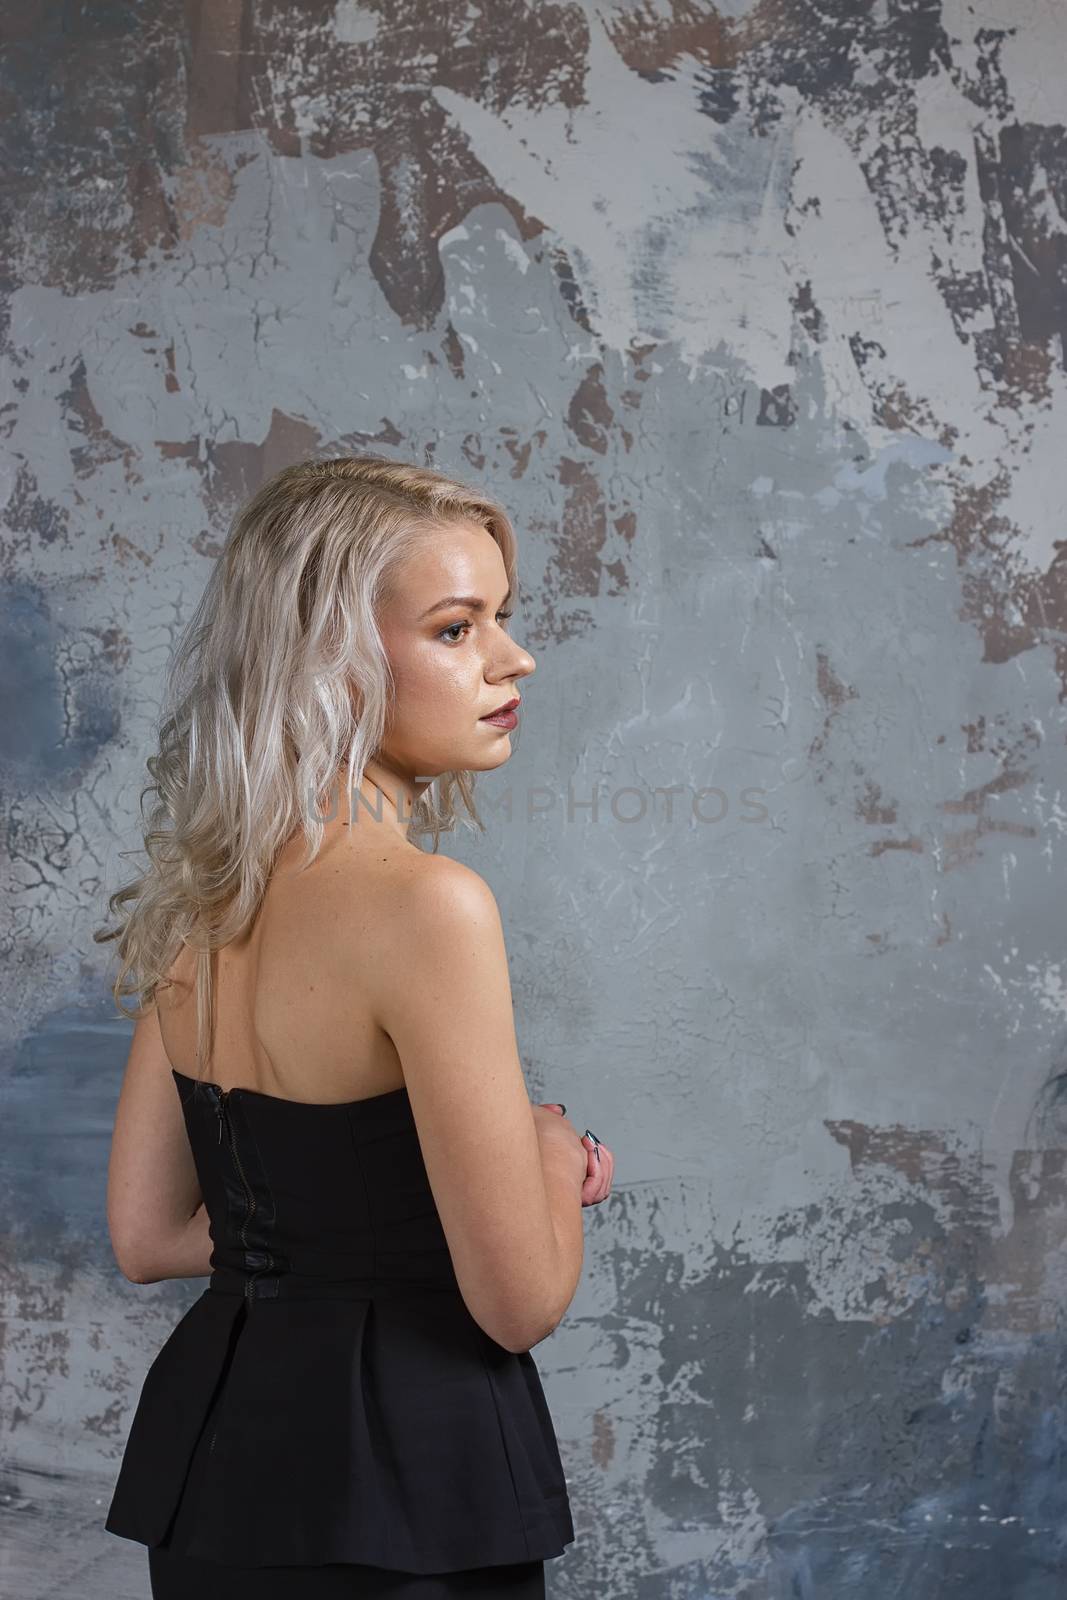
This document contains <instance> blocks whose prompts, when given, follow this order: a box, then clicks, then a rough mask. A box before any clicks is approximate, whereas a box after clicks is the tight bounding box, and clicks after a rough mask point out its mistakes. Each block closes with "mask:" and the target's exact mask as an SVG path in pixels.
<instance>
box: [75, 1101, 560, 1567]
mask: <svg viewBox="0 0 1067 1600" xmlns="http://www.w3.org/2000/svg"><path fill="white" fill-rule="evenodd" d="M174 1080H175V1083H176V1085H177V1089H178V1093H179V1095H180V1097H181V1102H182V1108H183V1112H184V1115H185V1123H186V1128H187V1130H188V1134H189V1141H190V1145H191V1147H192V1151H193V1156H194V1159H195V1162H196V1168H197V1172H198V1174H199V1178H200V1186H201V1192H202V1194H203V1197H204V1203H205V1205H206V1207H207V1211H208V1215H209V1217H210V1219H211V1237H212V1240H213V1242H214V1250H213V1253H212V1256H211V1267H212V1274H211V1277H210V1279H209V1281H208V1286H207V1288H206V1289H205V1290H204V1292H203V1294H202V1295H201V1296H200V1297H199V1299H197V1300H195V1301H194V1302H193V1304H192V1306H191V1307H190V1308H189V1310H188V1311H187V1312H186V1314H185V1315H184V1317H183V1318H182V1319H181V1321H180V1322H179V1323H178V1325H177V1326H176V1327H175V1329H174V1330H173V1332H172V1333H171V1334H170V1336H169V1338H168V1339H167V1341H166V1343H165V1344H164V1345H163V1347H162V1349H161V1350H160V1352H159V1354H158V1355H157V1357H156V1359H155V1361H154V1362H153V1363H152V1366H151V1367H150V1368H149V1370H148V1373H147V1376H146V1377H145V1380H144V1385H143V1388H142V1390H141V1395H140V1399H139V1402H138V1405H137V1409H136V1412H135V1414H134V1418H133V1422H132V1424H131V1427H130V1433H129V1437H128V1440H127V1443H126V1449H125V1453H124V1456H123V1460H122V1464H121V1467H120V1470H119V1475H118V1479H117V1482H116V1486H115V1490H114V1494H113V1497H112V1500H111V1505H110V1508H109V1511H108V1514H107V1518H106V1521H105V1524H104V1526H105V1528H106V1530H107V1531H108V1532H109V1533H115V1534H119V1535H121V1536H122V1537H123V1538H126V1539H134V1540H137V1541H139V1542H140V1543H142V1544H145V1545H148V1546H150V1547H152V1546H159V1545H165V1546H166V1547H167V1549H168V1550H172V1551H174V1552H177V1553H182V1554H184V1555H186V1556H188V1557H191V1558H196V1559H200V1560H206V1561H210V1562H220V1563H223V1564H229V1565H233V1566H250V1567H265V1566H283V1565H284V1566H297V1565H313V1566H319V1565H323V1564H327V1563H331V1564H332V1563H338V1562H354V1563H362V1564H369V1565H373V1566H376V1567H383V1568H388V1569H391V1570H393V1571H397V1572H406V1573H448V1572H457V1573H458V1572H460V1571H464V1570H468V1569H472V1568H481V1567H489V1566H500V1567H504V1566H506V1565H509V1564H514V1563H524V1562H531V1561H539V1560H543V1559H545V1558H549V1557H553V1556H558V1555H561V1554H562V1553H563V1551H564V1549H565V1547H566V1546H567V1545H568V1544H570V1543H572V1542H573V1540H574V1527H573V1524H572V1521H571V1509H570V1504H569V1500H568V1495H567V1482H566V1478H565V1476H564V1473H563V1468H562V1464H561V1461H560V1456H559V1450H558V1446H557V1441H556V1437H555V1432H554V1430H553V1426H552V1420H551V1417H550V1415H549V1411H548V1406H547V1404H546V1401H545V1396H544V1391H543V1389H542V1387H541V1381H540V1377H539V1375H538V1372H537V1368H536V1366H535V1364H534V1360H533V1357H532V1355H531V1354H530V1352H529V1351H524V1352H522V1353H521V1354H518V1355H516V1354H513V1353H512V1352H510V1351H508V1350H505V1349H504V1348H503V1346H501V1345H499V1344H497V1343H496V1341H495V1340H493V1339H491V1338H490V1337H489V1336H488V1335H487V1334H486V1333H485V1332H483V1330H482V1329H481V1328H480V1327H479V1326H478V1324H477V1323H476V1322H475V1321H474V1318H473V1317H472V1316H471V1314H470V1312H469V1311H468V1310H467V1308H466V1306H465V1305H464V1302H463V1299H462V1297H461V1295H460V1292H459V1287H458V1284H457V1282H456V1276H455V1272H454V1270H453V1267H452V1261H451V1257H450V1255H449V1252H448V1246H447V1243H446V1240H445V1236H444V1230H443V1228H442V1227H441V1221H440V1218H439V1216H438V1213H437V1208H436V1205H435V1203H434V1199H433V1193H432V1191H431V1189H430V1184H429V1180H428V1178H427V1175H426V1168H425V1165H424V1163H423V1160H422V1151H421V1148H420V1145H419V1139H418V1133H417V1129H416V1125H415V1120H414V1117H413V1115H412V1111H411V1105H410V1102H409V1100H408V1095H407V1090H406V1089H396V1090H392V1091H390V1092H389V1093H386V1094H379V1095H374V1096H372V1097H371V1098H369V1099H364V1100H357V1101H348V1102H344V1103H341V1104H336V1105H325V1104H310V1105H308V1104H302V1103H300V1102H298V1101H293V1100H285V1099H281V1098H279V1097H277V1096H274V1095H268V1094H263V1093H261V1092H260V1091H258V1090H254V1089H241V1088H234V1089H230V1090H221V1089H219V1087H218V1086H217V1085H215V1084H202V1083H198V1082H197V1081H196V1080H194V1079H192V1078H189V1077H187V1076H185V1075H184V1074H183V1073H180V1072H174Z"/></svg>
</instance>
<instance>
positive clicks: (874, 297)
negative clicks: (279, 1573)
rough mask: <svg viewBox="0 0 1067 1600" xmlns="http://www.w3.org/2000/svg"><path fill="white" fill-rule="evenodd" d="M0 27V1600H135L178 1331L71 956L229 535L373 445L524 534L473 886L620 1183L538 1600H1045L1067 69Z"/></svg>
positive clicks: (982, 40) (566, 16)
mask: <svg viewBox="0 0 1067 1600" xmlns="http://www.w3.org/2000/svg"><path fill="white" fill-rule="evenodd" d="M3 10H4V12H5V13H6V16H5V28H4V33H5V37H6V40H7V43H6V45H5V47H4V58H3V68H2V70H3V73H4V88H5V107H6V110H7V117H8V122H9V124H10V125H15V126H16V127H17V132H18V143H17V145H16V146H15V147H14V148H15V154H14V166H13V169H12V170H9V173H8V177H7V181H6V184H5V189H4V206H5V212H6V215H5V222H6V227H5V230H4V244H3V259H2V266H0V271H2V277H3V282H2V289H3V325H2V329H0V334H2V362H3V376H4V385H3V394H2V396H0V406H2V411H0V417H2V420H3V437H4V450H3V456H2V473H3V483H2V486H0V496H2V501H3V505H4V514H3V524H2V529H0V564H2V566H0V581H2V583H3V602H2V606H0V617H2V625H3V630H4V663H5V672H4V685H3V691H2V692H3V716H2V719H0V788H2V791H3V799H4V808H3V809H4V817H5V821H6V850H5V852H4V855H3V862H2V877H0V885H2V903H0V941H2V951H3V962H2V967H0V1027H2V1029H3V1035H2V1038H0V1068H2V1072H0V1093H2V1100H3V1113H4V1124H5V1131H6V1133H7V1140H6V1145H7V1151H6V1154H7V1157H8V1159H7V1162H6V1168H5V1174H4V1200H5V1206H4V1214H5V1216H6V1218H7V1237H6V1240H5V1244H6V1250H5V1304H4V1328H3V1335H4V1345H3V1374H2V1376H3V1385H4V1404H3V1408H2V1422H3V1430H4V1453H5V1462H6V1470H5V1476H4V1484H5V1496H6V1499H5V1505H6V1509H7V1510H8V1513H9V1515H8V1519H7V1520H8V1541H9V1543H8V1550H9V1554H8V1556H7V1557H6V1558H5V1560H6V1564H7V1568H8V1572H9V1575H10V1577H9V1581H8V1585H7V1592H10V1593H11V1594H13V1595H14V1594H17V1595H18V1596H19V1597H20V1600H32V1597H38V1596H39V1597H43V1596H49V1597H50V1596H57V1597H58V1596H77V1597H78V1600H83V1597H84V1600H95V1597H98V1596H99V1597H101V1600H102V1597H105V1596H106V1597H109V1600H110V1597H113V1596H116V1595H122V1596H126V1595H128V1596H137V1595H143V1594H145V1593H147V1578H146V1574H145V1571H144V1563H143V1551H141V1549H140V1547H128V1546H126V1545H125V1544H121V1543H120V1541H117V1540H114V1539H112V1538H111V1537H110V1536H108V1535H106V1534H104V1533H103V1532H102V1519H103V1514H104V1507H105V1506H106V1503H107V1500H108V1498H109V1496H110V1491H111V1487H112V1484H113V1479H114V1474H115V1471H116V1470H117V1462H118V1458H119V1454H120V1451H121V1448H122V1445H123V1442H124V1439H125V1436H126V1431H127V1428H128V1424H129V1420H130V1415H131V1407H132V1404H133V1402H134V1400H135V1399H136V1394H137V1392H138V1389H139V1386H140V1382H141V1379H142V1377H143V1375H144V1371H145V1369H146V1368H147V1366H148V1363H149V1362H150V1360H151V1359H152V1357H153V1355H154V1354H155V1351H156V1350H157V1349H158V1347H159V1345H160V1343H161V1342H162V1340H163V1338H164V1337H165V1336H166V1333H167V1331H168V1330H169V1328H170V1327H171V1326H173V1323H174V1321H175V1320H176V1319H177V1317H178V1315H180V1313H181V1311H182V1310H183V1309H184V1307H185V1305H187V1304H188V1303H189V1301H190V1300H191V1299H192V1298H193V1297H194V1296H195V1295H196V1294H197V1293H198V1292H199V1291H200V1288H201V1287H202V1285H201V1284H196V1283H185V1284H180V1283H177V1284H167V1285H161V1286H158V1287H156V1288H151V1289H134V1288H132V1287H131V1286H129V1285H126V1284H124V1282H123V1281H122V1280H121V1278H119V1277H118V1274H117V1272H116V1270H115V1267H114V1263H113V1261H112V1258H111V1252H110V1247H109V1244H108V1241H107V1233H106V1221H105V1217H104V1183H105V1169H106V1158H107V1145H108V1137H109V1133H110V1127H111V1118H112V1114H113V1110H114V1100H115V1095H116V1093H117V1088H118V1081H119V1075H120V1072H121V1066H122V1062H123V1060H124V1057H125V1048H126V1039H127V1037H128V1033H127V1030H126V1029H125V1028H124V1027H121V1026H119V1025H117V1024H115V1023H114V1022H113V1021H112V1020H111V1011H110V1007H109V1003H108V1000H107V996H106V986H105V983H104V974H105V970H106V967H105V963H106V961H107V952H106V951H102V950H101V949H100V948H99V947H97V946H95V945H94V944H93V943H92V939H91V933H92V929H93V928H94V927H96V926H98V925H99V922H100V920H101V917H102V907H103V901H104V896H105V894H106V892H107V891H108V890H110V889H112V888H113V887H114V886H115V885H116V883H117V882H118V881H120V880H121V879H122V878H123V877H124V876H125V875H126V863H125V861H124V860H123V858H121V857H120V855H119V852H120V851H122V850H130V849H132V848H134V847H135V846H136V843H137V834H136V819H137V801H138V793H139V790H140V787H141V784H142V782H143V779H144V764H143V763H144V758H145V755H146V754H147V753H148V751H149V749H150V748H151V735H152V725H153V718H154V716H155V714H156V711H157V709H158V701H159V693H160V688H161V681H162V678H161V675H162V672H163V670H164V666H165V663H166V659H167V652H168V650H169V649H170V647H171V645H172V644H173V642H174V638H175V634H176V630H177V629H178V628H179V626H180V625H181V623H182V622H183V621H184V620H185V618H186V617H187V616H188V615H189V613H190V611H191V609H192V606H193V604H194V603H195V600H196V598H197V597H198V595H199V593H200V590H201V588H202V586H203V583H204V581H205V579H206V576H207V573H208V571H209V569H210V565H211V563H212V561H213V559H214V558H215V556H216V554H217V552H218V550H219V548H220V541H221V539H222V538H223V537H224V534H225V529H226V525H227V520H228V518H229V516H230V514H231V513H232V511H233V509H234V508H235V507H236V505H237V504H238V503H239V502H240V501H241V500H242V499H243V498H244V497H245V496H246V495H247V494H248V493H249V492H251V491H252V490H253V489H254V488H255V487H256V486H257V485H258V484H259V483H260V482H261V481H262V480H263V478H264V477H265V476H267V475H269V474H270V473H272V472H274V471H275V470H276V469H277V468H279V467H281V466H283V465H285V464H287V463H288V462H290V461H292V460H295V459H297V458H299V457H302V456H305V455H308V454H310V453H312V452H318V451H326V450H329V451H342V450H359V449H363V448H367V447H370V448H373V449H384V450H385V451H387V452H388V453H394V454H396V455H402V456H408V457H411V458H414V459H419V460H422V459H425V460H428V461H430V462H432V463H438V464H440V465H442V466H444V467H446V468H449V469H453V470H457V471H459V472H461V473H464V474H466V475H468V476H470V477H473V478H476V479H478V480H479V481H485V482H486V483H487V484H489V485H490V486H491V487H493V488H494V489H495V490H496V491H497V492H498V493H499V494H500V495H501V496H502V497H503V498H504V499H505V500H506V502H507V504H508V505H509V507H510V508H511V510H512V512H513V514H514V517H515V520H516V523H517V526H518V529H519V533H520V538H521V542H522V576H523V582H524V586H525V595H524V601H523V607H522V610H521V611H520V615H519V617H518V618H517V619H516V623H517V625H518V624H521V627H519V633H520V636H521V637H522V638H523V639H524V640H525V642H526V643H527V644H528V645H529V647H530V648H531V649H532V650H533V651H534V653H535V655H536V656H537V657H538V674H537V677H536V680H535V681H534V682H533V683H532V687H531V689H530V693H529V696H528V712H527V722H526V724H525V726H524V730H523V740H522V744H521V746H520V744H519V743H518V742H516V754H515V756H514V758H513V760H512V762H511V763H510V764H509V766H508V767H507V768H506V769H504V772H503V773H499V774H494V775H492V777H491V778H488V779H486V780H484V781H483V784H482V787H481V793H482V794H483V795H484V796H485V811H486V814H487V816H488V818H489V820H490V836H489V837H488V838H487V839H484V840H480V841H473V842H472V841H469V840H467V839H466V837H461V838H459V839H457V840H455V841H453V842H452V843H451V845H450V848H453V849H454V850H455V851H456V852H457V853H461V854H463V855H465V856H466V857H467V859H469V860H470V861H471V863H472V864H474V865H476V866H477V867H478V868H479V870H481V871H483V872H484V873H485V874H486V875H487V876H488V877H489V879H490V881H491V882H492V883H493V884H494V887H495V888H496V890H497V892H498V895H499V897H500V899H501V902H502V905H503V909H504V913H505V919H506V924H507V927H508V936H509V948H510V951H511V956H512V966H513V976H514V988H515V997H516V1006H517V1021H518V1027H519V1036H520V1043H521V1045H522V1049H523V1056H524V1062H525V1065H526V1068H527V1076H528V1081H529V1084H530V1088H531V1092H532V1094H533V1095H534V1097H535V1098H549V1097H551V1096H559V1095H562V1096H563V1098H564V1099H565V1100H566V1101H567V1102H568V1107H569V1113H570V1114H572V1115H573V1116H574V1117H575V1118H576V1120H577V1121H578V1122H579V1124H580V1125H583V1126H584V1124H585V1123H586V1122H589V1123H591V1124H592V1125H593V1127H595V1128H596V1130H597V1132H598V1134H599V1135H600V1136H601V1137H602V1138H605V1139H606V1140H607V1141H608V1142H609V1144H611V1145H612V1147H613V1148H614V1149H615V1150H616V1153H617V1159H618V1179H619V1181H618V1185H617V1188H616V1192H615V1194H614V1196H613V1198H612V1200H611V1201H610V1202H609V1203H608V1204H607V1205H606V1206H604V1207H602V1208H597V1209H595V1210H594V1211H593V1212H591V1213H588V1214H587V1234H586V1237H587V1255H586V1261H587V1268H586V1274H585V1278H584V1280H583V1283H582V1286H581V1289H580V1291H579V1295H578V1297H577V1299H576V1301H575V1302H574V1305H573V1306H572V1308H571V1311H570V1313H569V1315H568V1317H567V1319H566V1321H565V1323H564V1325H563V1326H562V1327H561V1329H560V1330H559V1332H558V1333H557V1334H556V1335H555V1337H554V1338H553V1339H552V1340H551V1341H550V1342H548V1343H547V1344H545V1345H542V1346H541V1347H540V1348H539V1350H538V1364H539V1366H540V1368H541V1371H542V1373H543V1376H544V1380H545V1386H546V1390H547V1391H548V1394H549V1399H550V1403H551V1406H552V1410H553V1415H554V1417H555V1419H556V1423H557V1427H558V1430H559V1434H560V1441H561V1449H562V1451H563V1455H564V1461H565V1464H566V1467H567V1471H568V1476H569V1478H570V1481H571V1488H572V1496H573V1499H574V1503H575V1509H576V1524H577V1527H578V1540H577V1542H576V1544H575V1545H574V1546H572V1547H571V1548H570V1550H569V1551H568V1554H567V1555H566V1557H565V1558H564V1559H563V1560H561V1561H560V1562H558V1563H556V1564H554V1565H553V1566H551V1568H550V1580H549V1581H550V1586H551V1588H552V1590H553V1592H555V1593H559V1594H561V1595H573V1596H575V1597H577V1596H583V1597H584V1596H589V1595H592V1594H597V1595H610V1596H612V1597H613V1600H615V1597H618V1600H623V1597H628V1596H633V1597H641V1600H652V1597H653V1596H655V1597H657V1600H658V1597H660V1596H663V1597H667V1596H671V1597H682V1596H686V1597H689V1596H694V1597H696V1596H700V1597H710V1596H715V1597H727V1596H728V1597H731V1600H735V1597H736V1600H763V1597H775V1600H777V1597H782V1600H785V1597H804V1600H816V1597H817V1600H824V1597H834V1600H837V1597H839V1596H846V1595H848V1596H851V1595H857V1596H863V1597H864V1600H867V1597H874V1596H889V1595H898V1594H906V1595H907V1596H908V1597H909V1600H925V1597H930V1600H934V1597H940V1596H942V1595H945V1594H948V1593H956V1592H959V1593H961V1594H963V1593H967V1594H968V1595H973V1596H976V1597H980V1600H1009V1597H1015V1596H1020V1597H1021V1596H1023V1595H1025V1596H1026V1600H1045V1597H1049V1600H1052V1597H1053V1596H1056V1597H1057V1600H1058V1597H1060V1596H1062V1593H1063V1584H1064V1563H1065V1560H1067V1552H1065V1549H1064V1544H1065V1530H1067V1468H1065V1462H1067V1418H1065V1413H1064V1400H1063V1396H1064V1390H1065V1379H1067V1362H1065V1340H1064V1318H1063V1310H1062V1308H1063V1304H1064V1291H1065V1287H1067V1242H1065V1241H1067V1170H1065V1159H1067V1157H1065V1151H1064V1141H1063V1139H1062V1135H1061V1136H1059V1137H1057V1136H1056V1134H1055V1130H1054V1131H1053V1133H1051V1134H1050V1133H1048V1132H1047V1131H1046V1132H1045V1133H1041V1132H1040V1131H1037V1132H1035V1128H1034V1126H1033V1125H1032V1119H1031V1112H1032V1110H1033V1108H1034V1104H1035V1097H1036V1095H1037V1092H1038V1090H1039V1088H1040V1085H1041V1084H1042V1082H1043V1081H1044V1080H1045V1078H1046V1077H1047V1075H1048V1073H1049V1072H1050V1070H1052V1068H1053V1066H1054V1065H1055V1064H1056V1062H1057V1060H1058V1054H1057V1053H1058V1051H1059V1050H1060V1048H1061V1040H1062V1035H1063V1027H1064V1013H1065V1010H1067V967H1065V956H1064V944H1063V938H1062V930H1063V918H1062V906H1063V889H1062V881H1063V880H1062V878H1061V876H1060V875H1061V873H1062V871H1063V867H1064V853H1065V850H1067V844H1065V842H1064V837H1063V836H1064V830H1065V826H1067V809H1065V805H1064V800H1063V790H1064V783H1065V777H1067V763H1065V756H1064V741H1065V731H1067V730H1065V722H1067V717H1065V710H1064V705H1065V701H1067V580H1065V574H1067V538H1065V536H1064V534H1063V530H1062V522H1063V512H1062V506H1063V502H1064V494H1065V490H1067V451H1065V449H1064V442H1063V441H1064V436H1065V434H1064V429H1065V422H1067V377H1065V360H1067V351H1065V344H1064V339H1065V322H1067V75H1065V73H1064V71H1063V67H1062V63H1063V59H1064V51H1065V47H1067V12H1065V10H1064V9H1063V8H1062V7H1061V6H1059V5H1057V4H1054V3H1053V0H1014V3H1013V4H1011V5H1009V4H1007V3H1006V0H998V3H996V4H994V3H991V0H972V3H965V0H944V3H942V4H938V3H936V0H869V3H863V4H850V3H845V0H819V3H818V4H815V3H807V0H750V3H745V0H731V3H728V4H727V3H723V4H720V5H718V6H714V5H711V4H703V3H691V0H655V3H636V0H633V3H625V0H604V3H602V4H597V3H593V0H587V3H584V4H579V3H574V4H569V3H559V4H540V5H537V6H532V5H522V4H517V3H513V0H500V3H497V4H494V5H492V6H489V5H483V6H478V5H475V4H459V3H453V0H440V3H438V4H435V5H432V6H430V5H427V4H425V3H422V4H416V3H414V0H396V3H394V4H392V5H388V6H385V5H381V4H379V5H377V6H374V5H370V4H358V3H356V0H340V3H337V4H333V3H330V4H326V3H322V0H310V3H304V4H300V5H296V4H292V3H289V4H286V3H280V0H265V3H262V4H258V5H253V4H251V3H245V4H241V3H238V0H216V3H214V4H212V5H208V4H207V3H206V0H189V3H188V4H186V5H185V7H184V8H183V7H182V6H179V5H178V4H176V3H170V4H167V3H164V0H144V3H141V4H137V5H125V6H120V5H117V4H111V3H102V4H94V5H92V6H84V7H57V8H52V9H51V10H49V9H48V8H43V7H34V6H30V7H26V6H23V7H21V8H20V7H16V6H13V5H10V4H7V5H4V7H3ZM594 799H595V801H596V805H595V807H594V805H593V802H594Z"/></svg>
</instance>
